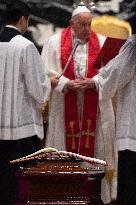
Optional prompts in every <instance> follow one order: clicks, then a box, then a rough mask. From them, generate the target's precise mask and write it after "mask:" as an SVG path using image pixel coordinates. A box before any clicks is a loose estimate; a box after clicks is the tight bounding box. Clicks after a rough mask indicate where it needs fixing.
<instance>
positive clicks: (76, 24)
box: [71, 12, 92, 43]
mask: <svg viewBox="0 0 136 205" xmlns="http://www.w3.org/2000/svg"><path fill="white" fill-rule="evenodd" d="M91 22H92V16H91V14H90V13H88V12H85V13H81V14H79V15H77V16H74V17H73V18H72V20H71V27H72V29H73V31H74V33H75V35H76V37H77V38H79V39H80V40H81V41H82V42H83V43H86V42H88V41H89V37H90V32H91Z"/></svg>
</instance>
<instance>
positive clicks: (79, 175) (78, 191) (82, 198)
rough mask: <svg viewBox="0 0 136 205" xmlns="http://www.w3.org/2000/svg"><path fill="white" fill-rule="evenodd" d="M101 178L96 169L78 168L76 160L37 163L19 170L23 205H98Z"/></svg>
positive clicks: (100, 173) (78, 164)
mask: <svg viewBox="0 0 136 205" xmlns="http://www.w3.org/2000/svg"><path fill="white" fill-rule="evenodd" d="M103 176H104V173H103V172H101V171H99V170H91V171H88V170H87V169H84V168H82V167H81V166H80V163H79V162H78V161H76V160H75V161H74V160H72V161H71V160H70V159H63V160H59V159H57V160H54V159H53V160H52V159H51V160H40V161H39V162H36V163H34V164H31V165H30V166H27V167H26V168H24V169H23V177H24V178H25V180H26V181H27V189H28V202H27V205H46V204H48V205H51V204H54V205H57V204H60V205H61V204H63V205H69V204H71V205H72V204H73V205H80V204H86V205H87V204H88V205H101V200H100V192H101V188H100V187H101V179H102V177H103Z"/></svg>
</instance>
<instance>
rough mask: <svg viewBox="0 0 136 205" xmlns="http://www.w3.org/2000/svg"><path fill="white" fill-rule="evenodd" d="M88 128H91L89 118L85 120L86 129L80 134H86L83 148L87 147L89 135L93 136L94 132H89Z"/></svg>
mask: <svg viewBox="0 0 136 205" xmlns="http://www.w3.org/2000/svg"><path fill="white" fill-rule="evenodd" d="M90 128H91V120H87V131H86V132H85V131H83V132H82V135H86V136H87V139H86V144H85V148H86V149H88V148H89V138H90V137H91V136H94V132H90Z"/></svg>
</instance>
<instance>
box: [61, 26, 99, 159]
mask: <svg viewBox="0 0 136 205" xmlns="http://www.w3.org/2000/svg"><path fill="white" fill-rule="evenodd" d="M71 50H72V33H71V28H70V27H69V28H67V29H65V30H64V31H63V32H62V36H61V63H62V68H64V66H65V64H66V62H67V60H68V58H69V55H70V52H71ZM99 52H100V45H99V41H98V38H97V35H96V34H95V33H94V32H91V35H90V40H89V46H88V68H87V71H86V77H89V78H92V77H93V76H94V75H96V74H97V69H96V68H95V67H94V65H95V61H96V58H97V55H98V53H99ZM64 75H65V77H67V78H69V79H70V80H74V79H75V74H74V61H73V59H72V60H71V62H70V63H69V66H68V69H67V71H66V72H65V74H64ZM83 105H84V107H83V117H82V130H80V128H79V127H80V126H79V118H78V104H77V92H75V91H69V92H68V93H67V94H65V129H66V148H67V151H70V152H75V153H79V154H82V155H85V156H91V157H93V156H94V142H95V129H96V117H97V105H98V94H97V93H96V92H95V91H93V90H91V89H88V90H87V91H86V92H85V93H84V103H83Z"/></svg>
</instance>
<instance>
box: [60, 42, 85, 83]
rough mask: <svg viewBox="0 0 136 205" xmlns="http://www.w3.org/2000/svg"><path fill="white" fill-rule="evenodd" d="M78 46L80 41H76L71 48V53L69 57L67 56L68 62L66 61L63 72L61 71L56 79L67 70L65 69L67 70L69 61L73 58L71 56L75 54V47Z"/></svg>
mask: <svg viewBox="0 0 136 205" xmlns="http://www.w3.org/2000/svg"><path fill="white" fill-rule="evenodd" d="M79 44H81V40H80V39H77V40H76V42H75V46H74V47H73V49H72V51H71V53H70V56H69V58H68V61H67V63H66V65H65V67H64V69H63V71H62V73H61V74H60V75H59V76H58V77H57V78H58V79H59V78H60V77H61V76H62V75H64V73H65V72H66V70H67V68H68V65H69V63H70V61H71V59H72V57H73V55H74V53H75V51H76V49H77V47H78V46H79Z"/></svg>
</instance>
